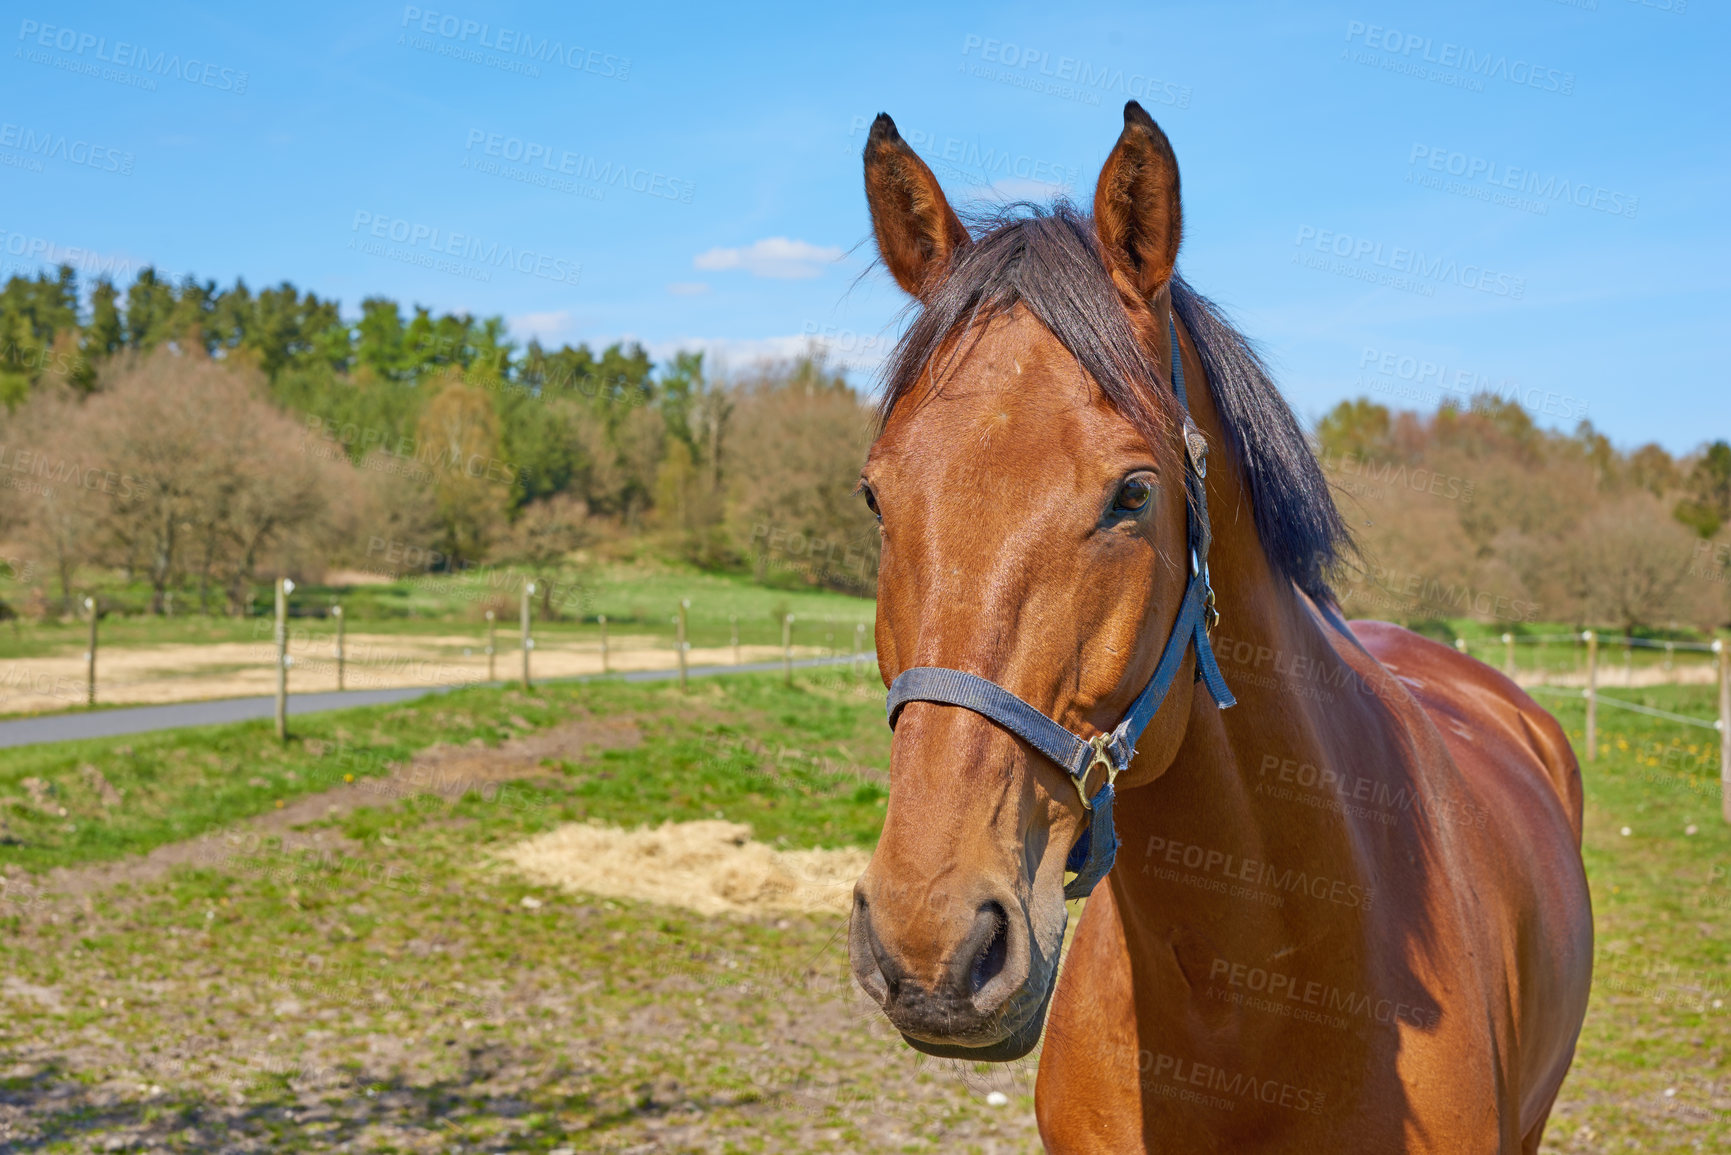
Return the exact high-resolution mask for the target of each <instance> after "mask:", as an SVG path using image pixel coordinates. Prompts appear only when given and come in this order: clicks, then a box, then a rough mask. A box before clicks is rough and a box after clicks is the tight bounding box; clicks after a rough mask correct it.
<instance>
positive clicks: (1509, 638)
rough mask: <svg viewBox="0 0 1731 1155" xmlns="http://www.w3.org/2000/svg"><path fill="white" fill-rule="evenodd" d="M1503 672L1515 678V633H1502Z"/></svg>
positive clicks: (1510, 679) (1510, 678)
mask: <svg viewBox="0 0 1731 1155" xmlns="http://www.w3.org/2000/svg"><path fill="white" fill-rule="evenodd" d="M1503 673H1505V674H1507V675H1508V676H1509V681H1511V682H1512V681H1514V680H1515V635H1513V634H1508V633H1505V634H1504V635H1503Z"/></svg>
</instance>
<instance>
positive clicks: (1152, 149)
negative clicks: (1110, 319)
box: [1094, 100, 1184, 301]
mask: <svg viewBox="0 0 1731 1155" xmlns="http://www.w3.org/2000/svg"><path fill="white" fill-rule="evenodd" d="M1094 229H1095V231H1096V232H1097V233H1098V235H1099V238H1100V248H1101V250H1102V251H1103V252H1104V253H1105V255H1106V261H1107V263H1108V265H1110V266H1112V268H1113V271H1115V272H1119V273H1122V274H1123V275H1124V276H1125V277H1127V278H1128V279H1129V281H1130V284H1131V285H1132V286H1133V287H1134V288H1135V290H1136V295H1137V296H1138V297H1140V298H1141V299H1142V300H1144V301H1146V300H1147V299H1148V298H1150V297H1152V296H1153V295H1154V294H1155V293H1157V292H1159V291H1160V290H1161V289H1163V288H1165V287H1166V282H1167V281H1169V280H1171V279H1172V269H1173V267H1174V266H1175V265H1176V264H1177V263H1178V240H1179V237H1180V236H1181V235H1182V233H1183V231H1184V220H1183V209H1182V208H1181V207H1180V205H1179V199H1178V158H1177V157H1175V156H1173V155H1172V142H1171V141H1169V140H1167V139H1166V134H1165V133H1163V132H1161V131H1160V126H1159V125H1157V124H1155V123H1154V118H1153V117H1152V116H1149V115H1148V113H1147V112H1146V111H1145V110H1144V109H1143V108H1142V106H1141V105H1140V104H1137V103H1136V102H1135V101H1134V100H1132V101H1131V102H1130V103H1128V104H1126V105H1125V106H1124V131H1123V132H1122V133H1120V134H1119V136H1118V143H1117V144H1116V145H1114V146H1113V148H1112V155H1110V156H1108V157H1107V158H1106V163H1105V165H1104V166H1102V167H1101V169H1100V184H1099V186H1098V187H1097V188H1096V189H1095V190H1094Z"/></svg>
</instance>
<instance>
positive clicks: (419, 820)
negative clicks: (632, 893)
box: [0, 720, 1039, 1155]
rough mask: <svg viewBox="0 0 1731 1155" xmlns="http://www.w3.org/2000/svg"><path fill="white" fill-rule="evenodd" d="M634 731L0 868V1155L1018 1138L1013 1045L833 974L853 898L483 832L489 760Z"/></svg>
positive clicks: (1027, 1092) (1033, 1143) (1022, 1116)
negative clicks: (338, 866)
mask: <svg viewBox="0 0 1731 1155" xmlns="http://www.w3.org/2000/svg"><path fill="white" fill-rule="evenodd" d="M637 741H638V734H637V732H636V730H634V729H633V728H632V726H630V725H628V724H615V723H608V722H604V721H595V720H590V721H584V722H579V723H572V724H568V725H565V726H560V727H555V728H554V729H552V730H549V731H546V732H541V733H536V734H530V735H525V736H522V737H519V738H515V739H512V740H511V741H509V742H506V743H504V744H503V745H502V746H500V747H498V748H495V749H484V748H474V749H471V748H468V747H435V748H433V749H432V750H430V751H427V752H425V753H424V754H422V755H420V756H418V757H417V758H416V759H415V760H414V761H413V763H412V764H410V765H406V766H402V767H399V768H397V769H396V770H395V772H394V773H393V774H392V775H391V776H390V777H389V778H386V779H380V780H373V781H358V782H355V783H353V784H349V785H344V786H341V787H339V788H337V789H335V790H331V791H327V792H325V793H322V794H316V795H309V796H305V797H302V798H300V799H299V800H298V801H295V802H293V803H292V804H291V805H289V806H287V807H285V808H283V809H281V810H276V811H272V812H269V813H266V814H264V815H261V816H259V817H257V818H255V819H252V820H249V821H247V822H243V823H240V824H238V825H237V826H236V827H234V828H232V829H229V830H225V831H223V832H222V833H220V834H217V835H213V836H211V837H207V838H201V839H196V840H192V841H188V842H183V843H179V844H176V845H171V846H164V847H161V848H159V849H158V850H157V851H155V852H154V853H152V854H150V855H148V856H144V857H140V858H133V859H130V860H126V861H122V862H115V863H106V864H96V865H89V866H81V867H77V868H71V869H62V870H58V871H54V872H52V873H50V874H48V875H45V876H42V877H41V878H40V879H39V880H38V884H37V885H36V886H35V887H34V888H26V889H20V888H19V887H17V886H14V887H11V888H9V889H8V890H7V891H6V892H5V893H6V895H7V899H8V901H6V902H0V925H5V926H6V927H7V928H8V929H7V931H6V934H7V935H8V937H9V938H11V937H12V936H17V937H16V938H14V939H13V944H12V945H13V946H14V947H16V948H17V951H18V953H17V954H15V955H14V956H13V957H14V958H15V959H17V960H23V961H22V962H21V964H20V965H16V966H13V967H9V968H8V970H9V971H10V973H8V974H7V975H6V976H5V978H4V980H3V981H0V1153H4V1155H12V1153H14V1152H17V1153H23V1152H45V1151H55V1152H62V1151H64V1152H97V1151H148V1152H158V1151H187V1152H192V1151H197V1152H264V1151H272V1152H274V1151H397V1152H409V1151H417V1152H418V1151H425V1152H477V1153H478V1152H501V1151H541V1152H552V1153H555V1155H575V1153H576V1152H579V1151H608V1152H645V1153H647V1152H716V1153H721V1152H735V1151H762V1152H802V1153H803V1152H818V1151H829V1152H855V1151H886V1150H909V1151H945V1152H951V1151H955V1152H978V1153H981V1155H985V1153H991V1155H1000V1153H1001V1155H1008V1153H1010V1152H1030V1151H1037V1150H1039V1143H1038V1140H1037V1136H1036V1134H1035V1129H1034V1123H1033V1117H1032V1078H1033V1071H1034V1067H1033V1063H1032V1061H1031V1060H1030V1061H1029V1062H1027V1063H1025V1064H1023V1065H1021V1066H1019V1067H1011V1068H994V1069H991V1070H984V1069H982V1070H975V1069H974V1068H973V1067H972V1065H964V1064H958V1063H952V1062H948V1061H941V1060H927V1059H924V1058H923V1057H919V1056H916V1055H915V1054H914V1053H913V1052H912V1051H910V1050H909V1049H908V1048H907V1047H906V1046H905V1045H904V1044H903V1043H902V1042H901V1040H900V1039H899V1038H898V1037H896V1036H895V1035H894V1034H893V1032H891V1031H889V1030H888V1028H887V1026H886V1025H885V1024H884V1023H883V1021H882V1018H881V1016H879V1015H877V1014H875V1013H874V1012H875V1009H874V1008H872V1007H871V1006H870V1005H869V1003H867V1002H866V1001H865V998H864V996H863V995H861V994H860V993H859V992H858V991H857V989H856V988H855V986H854V984H853V982H852V979H851V977H850V976H849V975H848V973H847V964H846V951H845V945H844V943H843V936H842V932H843V928H844V927H845V915H843V914H838V913H834V912H829V911H822V912H815V913H775V911H776V910H778V909H780V904H778V903H774V902H771V903H767V904H764V903H752V902H746V903H739V904H736V905H738V906H739V907H740V910H739V912H737V913H733V914H729V915H725V916H711V917H705V916H698V915H694V914H686V913H684V912H682V911H681V910H680V908H679V906H678V905H650V904H646V903H642V902H634V901H630V900H627V899H623V898H609V897H603V896H598V895H592V894H584V893H571V892H567V891H565V890H563V889H560V888H557V887H537V886H535V885H534V884H533V883H531V882H529V881H526V880H524V879H523V878H522V876H521V875H520V873H519V871H518V870H517V868H515V867H513V866H511V865H509V864H508V860H509V859H510V858H511V857H512V850H511V848H512V847H521V846H522V845H525V844H526V843H529V842H532V841H533V839H528V840H525V839H523V838H522V837H520V836H519V837H515V838H512V837H507V836H505V835H507V834H508V832H507V831H504V830H499V831H497V832H496V834H498V835H499V837H497V838H482V837H481V835H482V833H483V832H484V831H485V830H486V829H487V827H488V824H489V823H492V822H495V821H498V820H499V814H498V811H499V807H501V806H503V805H504V804H505V803H504V801H503V800H504V797H505V793H504V791H503V790H501V791H500V792H499V794H498V795H497V798H498V801H497V802H495V803H492V804H483V803H480V802H478V801H477V797H478V790H479V787H480V786H481V785H484V784H485V783H505V782H511V783H512V784H513V786H515V784H516V783H519V782H520V783H523V784H524V785H527V786H529V787H533V788H537V789H544V790H552V791H556V790H558V789H559V788H560V783H561V782H562V781H567V780H568V779H567V778H566V776H565V774H564V773H563V772H562V771H561V770H560V767H561V766H564V767H565V768H566V769H567V770H585V771H587V772H595V767H596V765H597V763H596V761H595V759H596V758H597V756H598V755H599V753H600V752H601V751H604V750H608V749H618V748H620V747H628V746H631V745H634V744H635V743H636V742H637ZM459 795H462V796H464V801H463V802H462V804H460V805H453V803H455V802H456V801H457V797H458V796H459ZM710 825H713V826H716V827H718V828H719V827H721V826H723V825H727V824H723V823H714V824H711V823H693V824H687V826H688V827H689V826H710ZM362 828H366V829H370V830H373V831H376V832H377V833H376V834H375V835H374V836H373V837H371V838H365V839H363V838H362V837H357V835H358V834H359V832H360V831H361V829H362ZM560 829H567V827H560V826H554V827H553V828H552V832H553V833H557V831H559V830H560ZM668 833H670V834H671V835H672V836H673V838H674V841H675V842H676V843H677V842H679V841H680V837H679V836H680V834H681V830H680V828H679V827H674V828H672V829H671V830H670V831H668ZM685 833H687V834H689V831H686V832H685ZM710 833H712V834H717V835H720V836H721V838H720V840H721V841H722V842H724V843H728V844H730V845H736V848H737V847H738V846H739V844H738V842H737V838H736V835H737V832H736V831H719V830H717V831H712V832H710ZM685 841H686V842H689V841H690V840H689V839H685ZM712 841H713V840H712ZM663 845H664V846H665V845H666V840H665V839H664V840H663ZM847 853H851V854H852V855H854V856H855V858H853V859H850V860H849V861H848V862H847V863H845V864H843V865H844V867H845V868H847V869H852V868H857V866H858V865H859V863H858V861H857V857H858V852H847ZM318 860H322V861H326V862H330V861H338V862H345V863H346V862H349V861H361V862H366V863H369V864H371V866H372V867H375V868H376V867H379V866H380V865H381V864H382V865H383V866H384V868H385V873H384V875H383V877H382V879H381V878H380V875H379V873H378V870H377V869H369V870H368V871H366V872H365V873H362V874H360V875H358V876H355V877H353V878H351V876H350V875H349V874H348V873H347V871H346V870H345V871H343V872H342V873H341V874H340V875H339V876H337V877H335V878H322V877H321V875H322V874H323V873H325V872H321V871H311V872H309V871H307V870H305V869H302V868H301V867H300V865H299V864H301V863H304V862H307V861H318ZM618 865H619V866H620V867H622V868H624V869H631V868H632V864H631V863H629V862H621V863H620V864H618ZM393 868H398V873H397V874H396V876H395V877H396V880H397V883H406V885H396V884H393V883H392V881H391V874H390V870H391V869H393ZM189 871H190V872H191V873H188V872H189ZM832 873H833V871H832Z"/></svg>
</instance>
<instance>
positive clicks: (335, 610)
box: [331, 606, 343, 692]
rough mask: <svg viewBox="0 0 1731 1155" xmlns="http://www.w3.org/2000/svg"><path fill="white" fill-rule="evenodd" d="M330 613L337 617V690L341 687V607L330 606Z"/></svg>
mask: <svg viewBox="0 0 1731 1155" xmlns="http://www.w3.org/2000/svg"><path fill="white" fill-rule="evenodd" d="M331 615H332V616H333V617H335V618H336V619H337V690H338V691H339V692H340V691H341V690H342V688H343V607H341V606H332V607H331Z"/></svg>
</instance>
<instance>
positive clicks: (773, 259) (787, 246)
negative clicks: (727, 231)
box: [691, 237, 842, 280]
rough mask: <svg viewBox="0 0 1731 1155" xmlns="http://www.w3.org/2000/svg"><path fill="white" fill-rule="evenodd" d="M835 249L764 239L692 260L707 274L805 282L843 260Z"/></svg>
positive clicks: (781, 238)
mask: <svg viewBox="0 0 1731 1155" xmlns="http://www.w3.org/2000/svg"><path fill="white" fill-rule="evenodd" d="M841 258H842V250H841V249H839V248H837V247H836V246H834V245H814V244H812V243H811V242H809V241H796V240H791V239H789V238H787V237H765V238H764V239H763V240H761V241H753V242H752V243H751V244H749V245H747V246H746V247H744V248H742V249H710V250H709V251H708V252H706V253H698V254H697V256H696V257H694V258H692V261H691V263H692V265H693V266H694V267H696V268H699V269H703V270H705V271H719V270H725V269H744V270H745V271H746V272H748V273H750V274H751V275H752V276H754V277H773V278H775V279H777V280H803V279H805V278H808V277H816V276H819V275H821V274H822V273H823V266H824V265H829V264H834V263H835V262H836V261H839V260H841Z"/></svg>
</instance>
